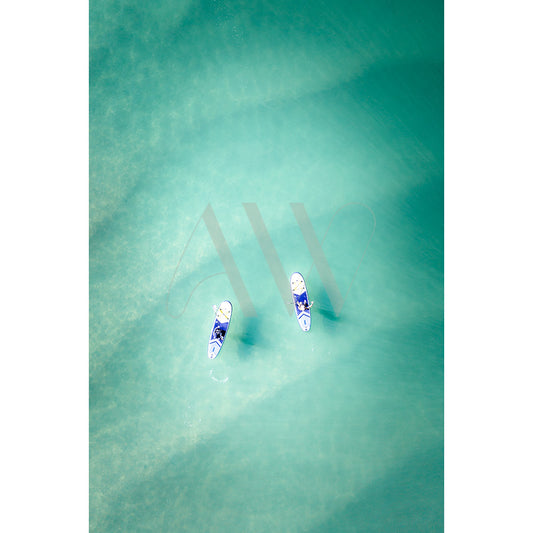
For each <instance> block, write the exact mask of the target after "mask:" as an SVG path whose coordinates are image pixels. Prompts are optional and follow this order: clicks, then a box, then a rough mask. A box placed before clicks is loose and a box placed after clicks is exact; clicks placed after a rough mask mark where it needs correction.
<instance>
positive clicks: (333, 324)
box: [90, 1, 443, 532]
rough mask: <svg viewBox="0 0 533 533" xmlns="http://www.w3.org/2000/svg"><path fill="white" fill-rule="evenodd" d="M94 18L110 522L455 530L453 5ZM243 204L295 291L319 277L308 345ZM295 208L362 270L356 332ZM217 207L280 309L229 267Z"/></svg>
mask: <svg viewBox="0 0 533 533" xmlns="http://www.w3.org/2000/svg"><path fill="white" fill-rule="evenodd" d="M90 22H91V34H90V36H91V41H90V46H91V48H90V50H91V58H90V60H91V72H90V128H91V130H90V141H91V152H90V166H91V169H90V170H91V179H90V216H91V218H90V233H91V236H90V514H91V530H92V531H110V532H111V531H128V532H129V531H317V532H318V531H442V529H443V28H442V26H443V16H442V5H441V4H439V3H428V2H419V3H417V2H393V1H388V2H377V3H372V6H368V5H365V4H363V3H361V4H358V3H355V4H354V3H352V2H346V3H342V2H334V3H333V4H332V3H323V2H306V3H298V2H269V3H266V2H265V3H260V2H252V3H249V2H241V3H240V2H232V3H223V2H216V1H212V2H168V1H163V2H158V3H156V4H154V5H150V7H147V6H145V4H144V3H141V2H122V3H115V4H110V3H108V2H99V1H93V2H92V3H91V7H90ZM243 202H254V203H256V204H257V206H258V208H259V210H260V213H261V215H262V217H263V219H264V222H265V225H266V227H267V229H268V232H269V234H270V237H271V238H272V242H273V244H274V246H275V249H276V251H277V254H278V256H279V258H280V260H281V263H282V266H283V268H284V270H285V271H286V273H287V287H288V277H289V275H290V273H291V272H293V271H295V270H299V271H301V272H302V273H303V274H304V276H306V280H307V285H308V289H309V292H310V295H311V298H312V299H313V300H315V306H314V307H313V310H312V316H313V325H312V329H311V331H310V332H309V333H308V334H304V333H303V332H301V331H300V329H299V327H298V325H297V322H296V319H295V317H294V316H291V315H289V314H288V313H287V310H286V306H285V302H284V301H283V299H282V298H281V297H280V294H279V292H278V289H277V286H276V283H275V281H274V278H273V277H272V275H271V273H270V271H269V268H268V265H267V263H266V261H265V258H264V256H263V254H262V251H261V248H260V246H259V243H258V241H257V239H256V236H255V234H254V232H253V229H252V226H251V225H250V222H249V220H248V218H247V216H246V211H245V209H244V208H243V205H242V203H243ZM291 202H302V203H303V204H304V205H305V208H306V211H307V213H308V214H309V217H310V220H311V223H312V225H313V229H314V231H315V232H316V235H317V237H318V239H319V240H322V238H323V237H324V236H325V238H324V240H323V243H322V248H323V250H324V254H325V256H326V258H327V260H328V263H329V265H330V267H331V270H332V272H333V274H334V276H335V279H336V282H337V284H338V286H339V288H340V289H341V293H342V294H343V296H344V295H345V291H346V290H347V287H349V286H350V283H351V280H352V279H353V275H354V273H355V272H357V275H356V276H355V279H354V282H353V286H352V288H351V290H350V291H349V293H348V294H347V298H346V299H345V302H344V305H343V307H342V311H341V312H340V314H339V316H336V315H335V313H334V311H333V306H332V303H331V302H330V301H329V299H328V295H327V291H326V290H325V288H324V285H323V283H322V281H321V279H320V276H319V275H318V273H317V271H316V268H312V265H313V260H312V257H311V255H310V253H309V250H308V249H307V247H306V244H305V242H304V239H303V237H302V232H301V231H300V228H299V227H298V224H297V222H296V219H295V217H294V214H293V212H292V210H291V207H290V203H291ZM208 204H211V206H212V208H213V211H214V213H215V215H216V218H217V220H218V222H219V224H220V228H221V230H222V232H223V234H224V237H225V238H226V240H227V244H228V247H229V249H230V250H231V254H232V256H233V258H234V260H235V263H236V265H237V268H238V271H239V273H240V276H241V277H242V280H243V282H244V285H245V287H246V289H247V291H248V292H249V295H250V298H251V301H252V303H253V306H254V308H255V311H256V316H247V314H248V313H246V312H245V310H243V308H242V307H241V306H240V305H239V301H238V299H237V298H236V295H235V293H234V291H233V289H232V286H231V284H230V282H229V280H228V278H227V276H225V275H217V276H213V274H216V273H217V272H222V271H223V270H224V268H223V266H222V263H221V261H220V258H219V256H218V255H217V251H216V249H215V246H214V245H213V242H212V241H211V239H210V236H209V233H208V231H207V228H206V226H205V224H204V223H203V221H200V222H199V223H198V221H199V220H200V217H201V216H202V213H203V212H204V210H205V208H206V206H207V205H208ZM365 206H366V207H365ZM372 215H374V216H375V232H374V233H373V230H374V217H373V216H372ZM197 223H198V226H197V229H196V231H195V232H194V234H193V231H194V228H195V227H196V224H197ZM191 235H192V238H191ZM370 238H371V240H370V244H368V240H369V239H370ZM189 239H190V242H189ZM188 242H189V245H188V246H187V243H188ZM367 244H368V247H367ZM365 250H366V252H365ZM182 254H183V255H182ZM180 258H181V260H180ZM210 276H211V277H210ZM202 280H204V281H202ZM201 281H202V283H200V284H199V285H198V283H199V282H201ZM195 287H197V288H196V290H194V292H192V295H191V291H192V290H193V289H194V288H195ZM287 290H288V289H287ZM226 298H228V299H230V300H231V301H232V302H233V304H234V316H233V318H232V324H231V326H230V332H229V334H228V338H227V340H226V343H225V345H224V348H223V350H222V352H221V355H220V356H219V357H218V358H217V359H215V360H214V361H210V360H209V359H208V358H207V342H208V338H209V330H210V327H211V324H212V321H213V311H212V305H213V304H215V303H220V302H221V301H222V300H223V299H226ZM288 300H290V294H287V301H288ZM187 302H188V303H187ZM185 304H187V305H186V307H185V308H184V306H185Z"/></svg>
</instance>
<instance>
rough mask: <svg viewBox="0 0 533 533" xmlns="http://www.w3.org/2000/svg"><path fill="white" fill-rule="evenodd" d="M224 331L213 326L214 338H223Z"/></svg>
mask: <svg viewBox="0 0 533 533" xmlns="http://www.w3.org/2000/svg"><path fill="white" fill-rule="evenodd" d="M225 334H226V332H225V331H224V330H223V329H222V328H215V339H220V340H221V341H223V340H224V335H225Z"/></svg>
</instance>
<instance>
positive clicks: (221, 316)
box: [207, 300, 233, 359]
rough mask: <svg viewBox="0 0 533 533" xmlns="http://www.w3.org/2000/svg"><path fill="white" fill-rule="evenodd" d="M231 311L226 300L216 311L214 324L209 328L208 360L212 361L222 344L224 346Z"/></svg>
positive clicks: (229, 304)
mask: <svg viewBox="0 0 533 533" xmlns="http://www.w3.org/2000/svg"><path fill="white" fill-rule="evenodd" d="M214 307H215V306H214ZM232 310H233V308H232V306H231V302H228V301H227V300H224V301H223V302H222V303H221V304H220V305H219V307H218V309H217V312H216V315H215V322H214V323H213V327H212V328H211V337H210V338H209V345H208V347H207V356H208V357H209V359H214V358H215V357H216V356H217V355H218V353H219V352H220V349H221V348H222V344H224V341H225V339H226V333H227V332H228V328H229V322H230V320H231V312H232Z"/></svg>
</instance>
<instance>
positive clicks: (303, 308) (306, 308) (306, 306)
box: [298, 300, 315, 311]
mask: <svg viewBox="0 0 533 533" xmlns="http://www.w3.org/2000/svg"><path fill="white" fill-rule="evenodd" d="M314 303H315V302H314V301H313V302H311V303H310V304H308V302H307V300H304V301H303V302H298V309H299V310H300V311H309V309H311V307H313V304H314Z"/></svg>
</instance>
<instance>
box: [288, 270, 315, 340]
mask: <svg viewBox="0 0 533 533" xmlns="http://www.w3.org/2000/svg"><path fill="white" fill-rule="evenodd" d="M291 292H292V300H293V302H294V310H295V311H296V318H297V319H298V324H300V327H301V328H302V329H303V330H304V331H309V329H310V328H311V309H310V302H309V295H308V294H307V287H306V286H305V281H304V278H303V276H302V275H301V274H300V273H299V272H294V274H292V276H291Z"/></svg>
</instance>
